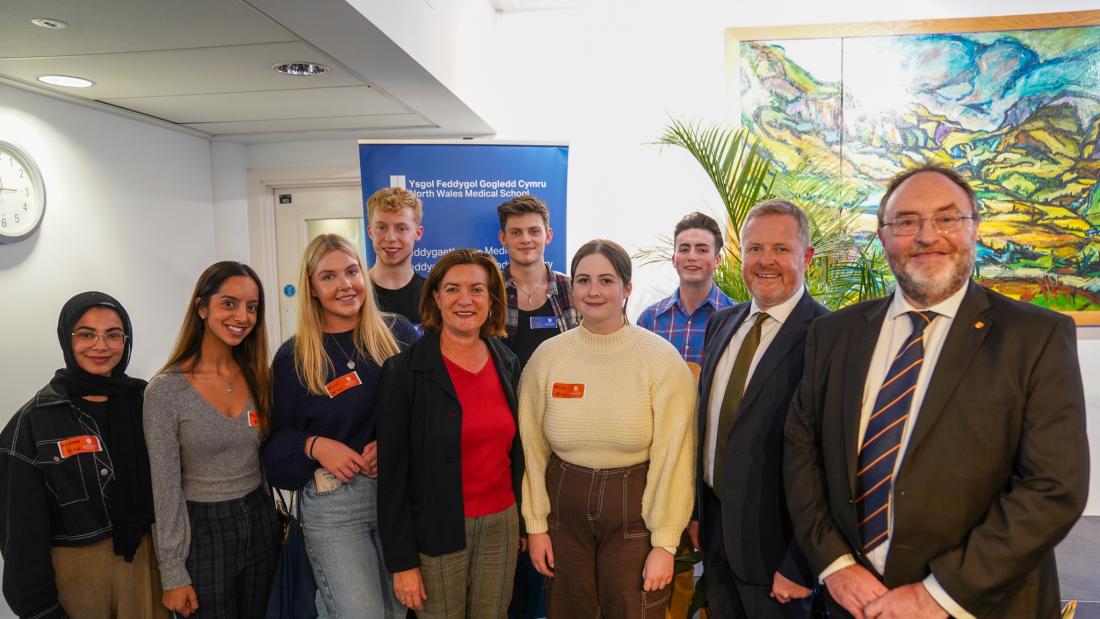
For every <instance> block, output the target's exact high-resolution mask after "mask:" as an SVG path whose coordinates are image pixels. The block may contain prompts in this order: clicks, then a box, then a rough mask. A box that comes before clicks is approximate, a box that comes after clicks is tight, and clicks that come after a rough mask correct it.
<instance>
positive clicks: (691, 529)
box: [688, 520, 703, 550]
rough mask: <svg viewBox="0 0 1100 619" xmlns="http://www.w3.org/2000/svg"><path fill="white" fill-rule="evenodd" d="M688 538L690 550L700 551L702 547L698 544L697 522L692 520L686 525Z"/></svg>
mask: <svg viewBox="0 0 1100 619" xmlns="http://www.w3.org/2000/svg"><path fill="white" fill-rule="evenodd" d="M688 537H689V538H690V539H691V549H692V550H700V549H702V548H703V545H702V544H700V543H699V521H698V520H692V521H691V522H689V523H688Z"/></svg>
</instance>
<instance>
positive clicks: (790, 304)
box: [746, 286, 806, 324]
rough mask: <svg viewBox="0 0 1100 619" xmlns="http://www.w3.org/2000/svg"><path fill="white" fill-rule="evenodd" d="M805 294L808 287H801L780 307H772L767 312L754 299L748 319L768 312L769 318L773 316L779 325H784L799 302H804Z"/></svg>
mask: <svg viewBox="0 0 1100 619" xmlns="http://www.w3.org/2000/svg"><path fill="white" fill-rule="evenodd" d="M804 294H806V287H805V286H799V287H798V290H797V291H795V293H794V294H792V295H791V297H790V298H789V299H787V300H786V301H784V302H782V303H780V304H779V305H776V306H775V307H770V308H768V309H766V310H761V309H760V306H759V305H757V304H756V299H753V300H752V305H750V306H749V315H748V316H747V318H752V317H753V316H756V314H757V313H758V312H760V311H766V312H767V313H768V316H771V318H772V320H775V321H776V322H778V323H779V324H783V323H784V322H786V321H787V317H788V316H790V315H791V312H793V311H794V306H796V305H798V302H799V301H801V300H802V295H804ZM746 322H747V321H746Z"/></svg>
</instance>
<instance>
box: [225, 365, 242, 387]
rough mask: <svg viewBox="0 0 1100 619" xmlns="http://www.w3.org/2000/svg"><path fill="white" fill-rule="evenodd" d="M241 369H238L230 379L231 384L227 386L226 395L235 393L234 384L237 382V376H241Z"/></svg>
mask: <svg viewBox="0 0 1100 619" xmlns="http://www.w3.org/2000/svg"><path fill="white" fill-rule="evenodd" d="M240 372H241V368H240V367H238V368H237V371H236V372H233V375H232V376H230V377H229V384H228V385H226V386H225V391H226V393H233V383H235V382H237V374H240Z"/></svg>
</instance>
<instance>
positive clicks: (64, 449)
mask: <svg viewBox="0 0 1100 619" xmlns="http://www.w3.org/2000/svg"><path fill="white" fill-rule="evenodd" d="M57 449H58V451H60V452H61V457H62V458H68V457H69V456H75V455H76V454H86V453H95V452H97V451H103V447H102V446H101V445H100V444H99V437H98V436H93V435H91V434H87V435H85V436H74V437H72V438H67V439H65V440H63V441H57Z"/></svg>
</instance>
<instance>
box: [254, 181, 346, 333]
mask: <svg viewBox="0 0 1100 619" xmlns="http://www.w3.org/2000/svg"><path fill="white" fill-rule="evenodd" d="M272 191H273V192H274V193H275V195H274V198H275V199H274V203H275V253H276V260H277V263H278V275H279V285H278V290H277V291H275V292H276V294H278V297H279V332H280V334H281V335H282V340H283V341H285V340H286V339H287V338H289V337H290V336H291V335H293V334H294V328H295V326H296V325H297V317H298V301H299V299H298V293H299V292H300V290H299V286H298V272H299V270H300V269H301V268H302V253H303V252H305V249H306V245H308V244H309V242H310V241H312V240H313V239H314V238H315V237H317V236H319V235H321V234H339V235H340V236H343V237H345V238H347V239H348V240H349V241H351V242H352V244H353V245H355V246H356V247H358V248H359V253H360V254H363V253H364V251H365V249H366V245H365V244H364V243H366V242H367V232H366V226H365V224H364V221H363V193H362V189H361V188H360V186H359V185H358V184H356V185H337V186H323V187H280V188H275V189H273V190H272ZM364 266H365V265H364Z"/></svg>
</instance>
